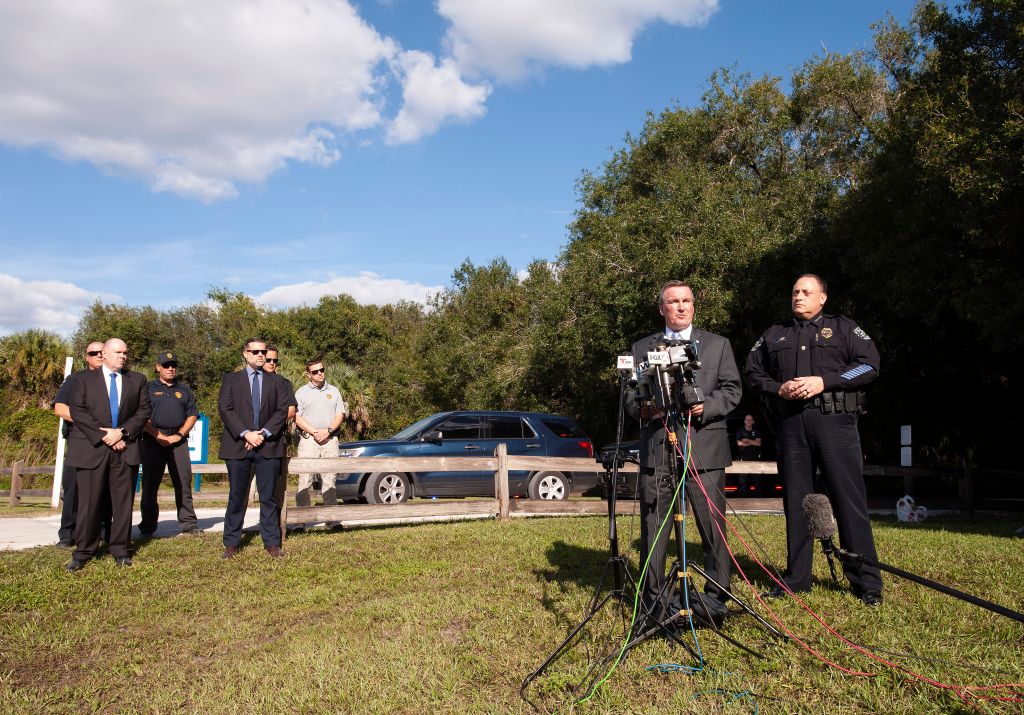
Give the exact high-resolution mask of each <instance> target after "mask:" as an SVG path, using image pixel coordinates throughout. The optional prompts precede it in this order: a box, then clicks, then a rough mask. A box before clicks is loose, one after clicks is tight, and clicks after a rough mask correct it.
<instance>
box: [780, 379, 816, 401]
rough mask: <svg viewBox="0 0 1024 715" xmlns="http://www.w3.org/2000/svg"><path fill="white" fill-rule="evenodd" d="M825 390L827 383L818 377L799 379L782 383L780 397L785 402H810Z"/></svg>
mask: <svg viewBox="0 0 1024 715" xmlns="http://www.w3.org/2000/svg"><path fill="white" fill-rule="evenodd" d="M824 389H825V381H824V380H822V379H821V377H819V376H817V375H809V376H807V377H797V378H794V379H792V380H789V381H788V382H784V383H782V385H781V386H780V387H779V397H781V398H782V399H784V400H809V399H810V398H812V397H814V396H815V395H820V394H821V393H822V391H824Z"/></svg>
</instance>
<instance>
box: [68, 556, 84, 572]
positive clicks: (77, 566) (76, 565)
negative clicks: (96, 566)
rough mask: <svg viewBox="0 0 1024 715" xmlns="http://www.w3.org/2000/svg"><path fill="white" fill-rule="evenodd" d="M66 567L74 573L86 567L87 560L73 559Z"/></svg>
mask: <svg viewBox="0 0 1024 715" xmlns="http://www.w3.org/2000/svg"><path fill="white" fill-rule="evenodd" d="M64 568H65V569H67V571H68V573H74V572H75V571H81V570H82V569H83V568H85V562H84V561H79V560H78V559H71V561H69V562H68V565H67V566H65V567H64Z"/></svg>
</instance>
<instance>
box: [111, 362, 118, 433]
mask: <svg viewBox="0 0 1024 715" xmlns="http://www.w3.org/2000/svg"><path fill="white" fill-rule="evenodd" d="M119 402H120V400H119V399H118V397H117V373H114V372H112V373H110V422H111V425H110V426H111V427H117V407H118V403H119Z"/></svg>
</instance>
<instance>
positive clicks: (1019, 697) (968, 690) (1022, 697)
mask: <svg viewBox="0 0 1024 715" xmlns="http://www.w3.org/2000/svg"><path fill="white" fill-rule="evenodd" d="M686 445H687V451H689V449H690V433H689V430H687V434H686ZM676 450H677V451H679V446H678V444H677V445H676ZM680 456H682V453H681V452H680ZM690 473H691V476H692V478H693V481H694V482H696V484H697V486H698V487H699V488H700V490H701V493H703V494H704V498H705V499H706V500H707V502H708V507H709V508H710V509H711V510H713V511H714V512H715V513H716V514H718V516H720V517H721V520H722V521H724V522H725V523H726V524H727V525H728V527H729V529H730V531H732V533H733V534H735V536H736V538H737V539H739V541H740V543H741V544H743V546H744V548H745V549H746V550H747V553H748V554H749V555H750V557H751V558H752V559H753V560H754V563H756V564H757V565H758V566H759V567H760V568H761V570H763V571H764V572H765V573H766V574H767V575H768V577H769V578H771V580H772V581H774V582H775V583H776V584H777V585H778V586H780V587H781V588H783V589H784V590H785V591H786V593H788V594H789V595H790V596H792V597H793V598H794V599H795V600H796V602H797V603H799V604H800V606H801V608H803V609H804V610H805V611H807V613H809V614H810V615H811V616H812V617H813V618H814V619H815V620H816V621H818V623H820V624H821V625H822V626H823V627H824V628H825V629H826V630H827V631H828V632H829V633H830V634H832V635H833V636H835V637H836V638H838V639H839V640H840V641H842V642H843V643H845V644H846V645H848V646H850V647H852V648H853V649H854V650H856V651H857V652H859V653H861V654H862V655H865V656H867V657H868V658H870V659H871V660H874V661H876V662H878V663H881V664H882V665H885V666H887V667H889V668H892V669H895V670H898V671H900V672H902V673H905V674H906V675H908V676H910V677H911V678H912V679H915V680H919V681H922V682H925V683H927V684H929V685H931V686H933V687H936V688H939V689H942V690H949V691H951V692H954V693H956V695H957V697H959V698H960V699H961V700H962V701H964V702H970V701H971V700H972V699H978V700H996V701H1002V702H1024V692H1015V693H1013V694H1012V695H1010V696H1007V697H1000V696H985V695H977V694H975V692H974V691H977V692H978V693H980V692H984V691H988V690H1005V689H1010V688H1024V683H998V684H994V685H952V684H949V683H943V682H940V681H938V680H934V679H932V678H929V677H927V676H925V675H922V674H921V673H918V672H916V671H914V670H911V669H909V668H906V667H904V666H902V665H900V664H898V663H895V662H893V661H890V660H888V659H886V658H883V657H881V656H879V655H877V654H875V653H873V652H871V651H869V650H868V649H866V648H864V647H863V646H860V645H858V644H856V643H854V642H853V641H851V640H849V639H848V638H846V637H845V636H843V635H842V634H841V633H839V632H838V631H836V630H835V629H834V628H833V627H832V626H830V625H829V624H828V623H826V622H825V620H824V619H823V618H822V617H821V616H819V615H818V614H817V613H816V612H815V611H814V610H813V609H812V608H811V607H810V606H808V605H807V604H806V603H804V601H803V600H802V599H801V598H799V597H798V596H797V595H796V594H795V593H793V592H792V591H791V590H790V589H789V587H788V586H787V585H786V584H785V582H783V581H781V580H779V579H778V578H776V577H775V574H773V573H772V572H771V570H770V569H769V568H768V567H766V566H765V565H764V564H763V563H761V561H760V559H758V558H757V556H756V555H755V553H754V551H753V549H752V548H751V547H750V545H749V544H748V543H747V542H746V541H745V540H744V539H743V536H742V535H741V534H740V532H739V531H738V530H737V529H736V527H735V526H734V525H733V523H732V522H731V521H730V520H729V519H728V517H726V515H725V514H724V513H722V511H721V510H720V509H718V507H717V506H715V504H714V501H713V500H712V499H711V496H710V495H709V494H708V492H707V489H706V488H705V487H704V483H703V482H702V481H701V479H700V473H699V472H698V471H697V469H696V467H694V466H693V464H692V463H691V464H690ZM713 521H714V525H715V529H716V530H717V531H718V535H719V537H720V538H721V539H722V541H723V542H724V543H725V548H726V550H727V551H728V552H729V558H730V559H731V560H732V562H733V564H734V565H735V567H736V570H737V571H738V572H739V574H740V575H741V576H742V578H743V581H744V582H745V583H746V584H747V586H748V587H749V588H750V591H751V593H752V594H753V596H754V598H756V599H757V601H758V602H759V603H760V604H761V605H762V606H764V607H765V609H766V610H767V611H768V613H769V614H770V615H771V617H772V620H773V621H775V623H776V624H777V625H778V626H779V627H780V628H782V630H784V631H785V632H786V633H787V634H788V635H789V636H790V637H791V638H792V639H793V640H794V641H796V642H797V643H798V644H799V645H800V646H801V647H802V648H804V649H805V650H806V651H807V652H808V653H810V654H811V655H813V656H814V657H815V658H817V659H818V660H820V661H821V662H823V663H826V664H828V665H830V666H832V667H833V668H836V669H837V670H840V671H842V672H843V673H846V674H848V675H856V676H863V677H875V676H876V675H877V673H868V672H863V671H856V670H852V669H850V668H846V667H844V666H841V665H839V664H838V663H834V662H833V661H831V660H829V659H828V658H826V657H824V656H823V655H821V654H820V653H818V652H817V651H816V650H814V649H813V648H811V647H810V646H809V645H807V644H806V643H805V642H804V641H803V640H801V639H800V638H799V637H797V636H796V635H795V634H794V633H793V632H792V631H791V630H789V628H787V627H786V626H785V625H784V624H783V623H782V621H781V620H780V619H779V617H778V615H777V614H776V613H775V612H774V611H773V610H772V609H771V608H770V607H769V606H768V604H766V603H765V602H764V599H762V598H761V595H760V594H759V593H758V591H757V589H756V588H755V587H754V585H753V584H752V583H751V582H750V579H749V578H747V574H746V573H745V572H744V571H743V568H742V567H741V566H740V564H739V561H737V559H736V554H735V552H733V550H732V548H731V547H730V546H729V540H728V539H726V538H725V533H724V532H723V531H722V527H721V525H720V524H719V522H718V520H717V519H713Z"/></svg>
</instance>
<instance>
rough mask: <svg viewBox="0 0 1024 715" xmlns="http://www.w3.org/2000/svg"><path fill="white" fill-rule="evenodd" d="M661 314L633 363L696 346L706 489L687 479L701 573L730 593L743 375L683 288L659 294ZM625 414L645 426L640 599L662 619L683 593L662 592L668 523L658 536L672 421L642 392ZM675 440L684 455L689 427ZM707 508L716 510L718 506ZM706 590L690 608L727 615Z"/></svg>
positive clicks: (697, 425)
mask: <svg viewBox="0 0 1024 715" xmlns="http://www.w3.org/2000/svg"><path fill="white" fill-rule="evenodd" d="M658 312H659V313H661V315H662V317H663V318H664V320H665V328H664V330H660V331H658V332H657V333H654V334H653V335H648V336H647V337H646V338H643V339H641V340H638V341H637V342H636V343H634V344H633V349H632V352H633V359H634V362H635V364H636V365H637V366H638V367H646V365H647V363H648V353H649V352H653V351H655V350H656V349H657V346H658V345H664V344H665V343H667V342H668V341H671V340H692V341H693V342H694V343H695V345H696V348H697V352H698V358H699V359H700V362H701V365H702V367H701V369H700V370H697V371H696V372H695V373H694V374H695V378H696V383H697V387H699V388H700V390H701V392H702V393H703V395H704V402H703V403H702V404H697V405H693V406H692V407H691V408H690V414H689V418H690V425H691V434H690V450H689V452H690V458H689V462H690V465H691V467H692V468H695V469H696V470H697V472H698V474H699V478H700V482H701V485H703V490H702V489H701V487H700V485H698V484H697V483H696V482H695V481H694V479H693V478H692V477H691V475H687V479H686V496H687V498H688V499H689V502H690V505H691V507H692V510H693V514H694V516H695V518H696V524H697V530H698V532H699V533H700V537H701V544H702V545H703V548H704V570H705V571H706V572H707V574H708V576H710V577H711V578H712V579H714V580H715V581H716V582H718V583H719V584H721V585H722V586H723V587H724V588H728V587H729V578H730V574H731V561H730V558H729V550H728V546H727V545H726V542H725V539H724V538H723V537H724V534H725V533H726V529H727V527H726V525H725V523H724V520H723V518H722V514H724V513H725V492H724V488H725V468H726V467H727V466H729V465H730V464H732V457H731V455H730V450H729V438H728V434H727V432H726V427H725V417H726V415H728V414H729V412H731V411H732V410H733V409H734V408H735V407H736V405H738V404H739V401H740V395H741V394H742V383H741V382H740V373H739V370H738V369H737V368H736V359H735V358H734V357H733V353H732V347H731V346H730V345H729V341H728V340H727V339H725V338H723V337H722V336H721V335H715V334H714V333H709V332H707V331H704V330H701V329H700V328H697V327H695V326H694V325H693V316H694V305H693V291H692V290H691V289H690V286H688V285H687V284H686V283H684V282H682V281H677V280H672V281H668V282H667V283H666V284H665V285H664V286H663V287H662V289H661V291H660V292H659V294H658ZM627 409H628V411H629V412H630V414H631V415H632V416H633V417H634V418H635V419H639V420H640V478H639V487H640V518H641V532H640V549H641V552H642V558H643V559H645V560H646V558H647V556H648V554H650V563H649V565H648V567H647V575H646V577H645V578H644V582H643V584H642V586H641V588H642V598H643V603H644V607H645V610H646V612H648V613H650V614H651V615H652V617H654V618H655V619H657V620H659V621H662V620H665V619H666V618H668V617H670V616H671V615H673V614H674V613H677V612H678V611H679V610H680V609H681V608H682V604H681V594H679V593H678V592H676V593H675V594H674V595H673V597H672V599H671V602H669V599H668V598H667V594H666V593H663V591H665V552H666V551H667V549H668V541H669V536H670V534H671V533H672V522H671V520H669V521H668V522H666V523H665V525H664V527H663V528H661V531H660V533H659V531H658V530H659V527H661V524H662V522H663V521H664V520H665V515H666V514H668V513H670V512H671V511H672V493H673V492H672V480H671V478H670V475H671V474H672V471H673V463H672V459H673V453H674V452H675V448H674V447H673V445H672V444H671V443H670V442H669V441H668V440H667V439H666V429H665V420H666V419H667V415H665V414H664V413H663V412H662V411H660V410H657V409H654V408H651V407H649V406H646V405H643V404H641V402H640V399H639V394H638V393H635V394H634V395H633V396H632V399H628V400H627ZM684 417H685V416H684ZM678 437H679V450H680V451H682V450H683V449H684V445H685V443H686V434H685V428H684V429H680V430H679V433H678ZM705 492H706V493H707V495H706V496H705ZM710 505H714V506H713V508H712V507H711V506H710ZM704 592H705V596H704V597H703V598H701V599H698V598H697V597H696V596H694V597H693V598H692V599H691V604H690V605H691V608H693V609H694V610H696V611H697V612H698V613H699V614H700V615H704V616H708V617H711V618H716V619H717V618H720V617H721V616H723V615H724V614H725V612H726V610H727V608H726V605H725V602H724V600H725V596H724V594H723V593H722V592H721V591H720V590H719V589H718V588H717V587H716V586H715V585H713V584H712V583H711V582H710V581H708V582H707V583H706V584H705V586H704ZM702 611H704V612H702Z"/></svg>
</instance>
